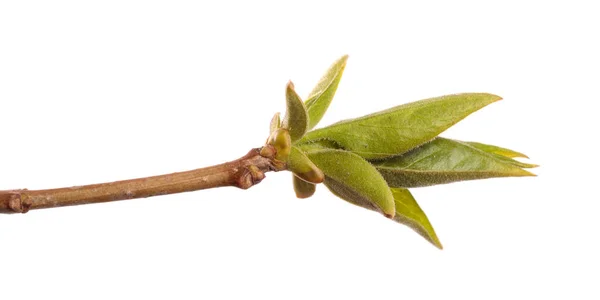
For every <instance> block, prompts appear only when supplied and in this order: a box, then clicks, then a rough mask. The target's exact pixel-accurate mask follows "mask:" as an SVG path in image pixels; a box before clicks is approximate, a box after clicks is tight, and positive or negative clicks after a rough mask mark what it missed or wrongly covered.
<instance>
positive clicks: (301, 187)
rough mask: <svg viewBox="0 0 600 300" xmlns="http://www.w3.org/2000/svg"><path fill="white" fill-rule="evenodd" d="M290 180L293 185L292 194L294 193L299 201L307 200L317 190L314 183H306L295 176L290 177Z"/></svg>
mask: <svg viewBox="0 0 600 300" xmlns="http://www.w3.org/2000/svg"><path fill="white" fill-rule="evenodd" d="M292 180H293V183H294V192H296V197H298V198H300V199H304V198H308V197H310V196H312V195H313V194H314V193H315V190H316V189H317V185H316V184H314V183H310V182H306V181H304V180H302V179H300V178H298V177H297V176H296V175H292Z"/></svg>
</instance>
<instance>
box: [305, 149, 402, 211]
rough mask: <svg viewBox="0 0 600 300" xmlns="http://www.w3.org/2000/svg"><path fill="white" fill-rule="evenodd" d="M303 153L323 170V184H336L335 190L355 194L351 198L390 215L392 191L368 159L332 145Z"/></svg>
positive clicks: (393, 207) (393, 205)
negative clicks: (330, 147) (331, 146)
mask: <svg viewBox="0 0 600 300" xmlns="http://www.w3.org/2000/svg"><path fill="white" fill-rule="evenodd" d="M307 155H308V158H309V159H310V160H311V161H312V162H314V163H315V165H317V167H318V168H319V169H321V170H322V171H323V173H325V184H326V185H328V186H336V187H337V190H338V191H342V192H344V193H345V194H352V195H355V196H354V198H357V199H359V200H356V201H359V202H360V203H362V205H370V206H371V207H373V209H375V210H377V211H379V212H381V213H383V214H384V215H385V216H387V217H389V218H392V217H394V213H395V210H396V208H395V204H394V197H393V195H392V192H391V191H390V189H389V187H388V186H387V183H386V181H385V179H383V177H382V176H381V174H379V172H377V170H376V169H375V168H374V167H373V166H372V165H371V164H370V163H369V162H368V161H366V160H364V159H363V158H361V157H360V156H358V155H356V154H354V153H351V152H348V151H343V150H334V149H325V150H319V151H314V152H309V153H307ZM342 198H343V199H346V198H344V197H342ZM346 200H348V199H346ZM348 201H350V200H348ZM351 202H352V201H351ZM353 203H354V202H353ZM355 204H356V203H355ZM359 205H361V204H359Z"/></svg>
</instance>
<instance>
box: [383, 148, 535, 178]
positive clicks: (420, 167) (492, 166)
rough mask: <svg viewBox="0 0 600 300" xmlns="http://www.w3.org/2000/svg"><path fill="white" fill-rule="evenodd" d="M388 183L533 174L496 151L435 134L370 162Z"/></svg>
mask: <svg viewBox="0 0 600 300" xmlns="http://www.w3.org/2000/svg"><path fill="white" fill-rule="evenodd" d="M372 163H373V164H374V165H375V167H376V168H377V170H378V171H379V173H381V175H382V176H383V177H384V178H385V179H386V181H387V182H388V184H389V186H391V187H403V188H408V187H420V186H430V185H436V184H444V183H450V182H455V181H463V180H474V179H485V178H492V177H514V176H535V175H534V174H532V173H530V172H528V171H526V170H523V169H521V168H520V167H519V166H516V165H515V164H514V163H510V162H507V161H505V160H503V159H501V158H499V157H498V156H497V155H494V154H490V153H487V152H484V151H482V150H480V149H477V148H474V147H472V146H470V145H469V144H465V143H463V142H460V141H456V140H450V139H445V138H441V137H438V138H436V139H435V140H433V141H431V142H430V143H427V144H424V145H422V146H420V147H418V148H415V149H413V150H411V151H409V152H407V153H405V154H403V155H400V156H397V157H392V158H388V159H384V160H378V161H373V162H372Z"/></svg>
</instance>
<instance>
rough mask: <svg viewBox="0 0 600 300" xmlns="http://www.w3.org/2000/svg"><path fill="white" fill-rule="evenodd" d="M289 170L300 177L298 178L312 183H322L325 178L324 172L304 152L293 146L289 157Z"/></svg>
mask: <svg viewBox="0 0 600 300" xmlns="http://www.w3.org/2000/svg"><path fill="white" fill-rule="evenodd" d="M287 164H288V169H289V170H290V171H292V173H294V175H296V176H298V178H300V179H302V180H304V181H306V182H310V183H321V182H323V179H324V178H325V176H324V174H323V171H321V170H320V169H319V168H317V166H316V165H315V164H314V163H313V162H312V161H311V160H310V159H309V158H308V157H307V156H306V154H304V152H302V150H300V149H298V148H296V147H294V146H292V149H290V155H289V157H288V162H287Z"/></svg>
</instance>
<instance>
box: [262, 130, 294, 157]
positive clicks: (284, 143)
mask: <svg viewBox="0 0 600 300" xmlns="http://www.w3.org/2000/svg"><path fill="white" fill-rule="evenodd" d="M267 144H269V145H271V146H273V147H275V150H277V153H275V159H277V160H280V161H287V159H288V156H289V155H290V149H291V148H292V139H291V138H290V133H289V132H288V131H287V129H283V128H279V129H277V130H275V131H274V132H273V133H272V134H271V136H269V139H268V140H267Z"/></svg>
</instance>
